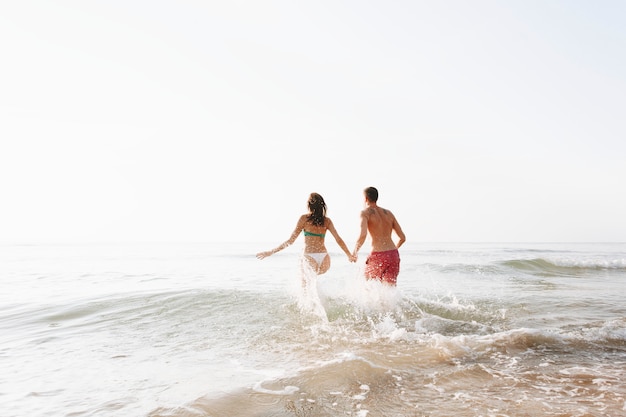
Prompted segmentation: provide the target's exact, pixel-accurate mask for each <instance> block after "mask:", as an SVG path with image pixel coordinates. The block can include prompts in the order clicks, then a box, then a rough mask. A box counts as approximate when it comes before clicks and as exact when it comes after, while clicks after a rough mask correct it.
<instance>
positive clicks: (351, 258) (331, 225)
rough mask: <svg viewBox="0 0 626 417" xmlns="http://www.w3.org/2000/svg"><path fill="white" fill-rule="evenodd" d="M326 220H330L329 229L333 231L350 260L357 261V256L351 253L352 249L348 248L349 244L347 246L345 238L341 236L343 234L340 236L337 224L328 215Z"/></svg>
mask: <svg viewBox="0 0 626 417" xmlns="http://www.w3.org/2000/svg"><path fill="white" fill-rule="evenodd" d="M326 220H328V226H327V229H328V230H329V231H330V233H332V235H333V237H334V238H335V240H336V241H337V244H338V245H339V247H340V248H341V249H342V250H343V251H344V252H345V254H346V255H347V256H348V260H349V261H350V262H356V257H355V256H353V255H352V254H351V253H350V250H349V249H348V246H346V242H344V241H343V239H342V238H341V236H339V233H338V232H337V229H335V225H334V224H333V222H332V220H330V219H329V218H328V217H327V218H326Z"/></svg>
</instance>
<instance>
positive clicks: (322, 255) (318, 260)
mask: <svg viewBox="0 0 626 417" xmlns="http://www.w3.org/2000/svg"><path fill="white" fill-rule="evenodd" d="M304 255H305V256H310V257H311V258H313V260H314V261H315V263H317V266H318V267H319V266H320V265H321V264H322V261H324V258H326V257H327V256H328V253H327V252H319V253H305V254H304Z"/></svg>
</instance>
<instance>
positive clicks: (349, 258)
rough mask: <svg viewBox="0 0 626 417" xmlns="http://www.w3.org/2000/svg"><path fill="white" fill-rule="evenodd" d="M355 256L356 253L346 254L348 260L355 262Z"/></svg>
mask: <svg viewBox="0 0 626 417" xmlns="http://www.w3.org/2000/svg"><path fill="white" fill-rule="evenodd" d="M357 258H358V257H357V256H356V255H354V254H352V253H349V254H348V260H349V261H350V262H356V260H357Z"/></svg>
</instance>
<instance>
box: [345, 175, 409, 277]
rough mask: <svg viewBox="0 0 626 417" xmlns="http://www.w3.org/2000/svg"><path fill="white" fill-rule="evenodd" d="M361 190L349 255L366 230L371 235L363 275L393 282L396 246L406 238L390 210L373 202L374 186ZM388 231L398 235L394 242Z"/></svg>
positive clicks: (397, 269)
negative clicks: (358, 229)
mask: <svg viewBox="0 0 626 417" xmlns="http://www.w3.org/2000/svg"><path fill="white" fill-rule="evenodd" d="M364 194H365V206H366V208H365V209H364V210H363V211H361V234H360V235H359V238H358V240H357V242H356V245H355V247H354V252H353V253H352V255H353V257H354V258H355V259H356V257H357V256H358V253H359V249H361V246H363V243H365V238H366V237H367V233H368V232H369V234H370V237H371V238H372V252H371V254H370V255H369V256H368V257H367V261H366V262H365V278H367V279H378V280H380V281H382V282H384V283H387V284H390V285H396V281H397V278H398V274H399V273H400V254H399V253H398V248H399V247H400V246H402V244H403V243H404V242H405V241H406V237H405V236H404V232H403V231H402V228H401V227H400V224H399V223H398V221H397V220H396V217H395V216H394V215H393V213H392V212H391V211H389V210H387V209H384V208H382V207H379V206H378V204H377V203H376V202H377V201H378V190H377V189H376V188H374V187H368V188H366V189H365V190H364ZM392 231H393V232H395V233H396V235H398V237H399V238H400V239H399V240H398V243H397V244H395V243H393V240H392V238H391V232H392Z"/></svg>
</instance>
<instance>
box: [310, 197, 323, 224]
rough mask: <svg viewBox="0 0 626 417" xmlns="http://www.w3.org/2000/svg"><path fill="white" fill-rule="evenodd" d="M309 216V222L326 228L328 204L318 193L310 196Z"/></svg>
mask: <svg viewBox="0 0 626 417" xmlns="http://www.w3.org/2000/svg"><path fill="white" fill-rule="evenodd" d="M309 212H310V213H311V214H309V217H308V220H310V221H311V223H313V225H315V226H324V220H325V219H326V203H325V202H324V198H323V197H322V196H321V195H319V194H318V193H311V195H310V196H309Z"/></svg>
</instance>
